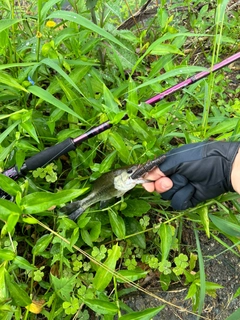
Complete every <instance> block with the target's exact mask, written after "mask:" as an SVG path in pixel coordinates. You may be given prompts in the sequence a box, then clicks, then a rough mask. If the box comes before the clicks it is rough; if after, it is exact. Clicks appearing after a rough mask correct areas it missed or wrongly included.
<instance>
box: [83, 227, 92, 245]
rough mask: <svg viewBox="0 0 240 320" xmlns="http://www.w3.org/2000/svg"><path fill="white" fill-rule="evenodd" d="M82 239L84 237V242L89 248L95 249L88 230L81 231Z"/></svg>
mask: <svg viewBox="0 0 240 320" xmlns="http://www.w3.org/2000/svg"><path fill="white" fill-rule="evenodd" d="M81 237H82V239H83V241H84V242H85V243H86V244H87V245H88V246H89V247H93V243H92V239H91V236H90V234H89V232H88V230H86V229H81Z"/></svg>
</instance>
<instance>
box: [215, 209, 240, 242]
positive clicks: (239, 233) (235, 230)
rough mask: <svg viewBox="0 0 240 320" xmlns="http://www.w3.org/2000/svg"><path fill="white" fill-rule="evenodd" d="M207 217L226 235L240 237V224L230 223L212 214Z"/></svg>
mask: <svg viewBox="0 0 240 320" xmlns="http://www.w3.org/2000/svg"><path fill="white" fill-rule="evenodd" d="M209 217H210V219H211V220H212V222H213V224H215V226H216V227H217V228H218V229H219V230H220V231H222V232H223V233H226V234H227V235H229V236H232V237H240V225H237V224H235V223H232V222H230V221H228V220H227V219H223V218H220V217H217V216H214V215H212V214H209Z"/></svg>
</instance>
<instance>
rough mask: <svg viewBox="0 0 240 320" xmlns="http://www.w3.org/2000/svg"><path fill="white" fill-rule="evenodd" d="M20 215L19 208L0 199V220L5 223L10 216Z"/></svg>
mask: <svg viewBox="0 0 240 320" xmlns="http://www.w3.org/2000/svg"><path fill="white" fill-rule="evenodd" d="M12 213H16V214H17V215H18V214H21V210H20V208H19V207H18V206H17V205H16V204H15V203H13V202H11V201H8V200H5V199H0V219H2V220H4V221H6V220H7V219H8V217H9V216H10V214H12Z"/></svg>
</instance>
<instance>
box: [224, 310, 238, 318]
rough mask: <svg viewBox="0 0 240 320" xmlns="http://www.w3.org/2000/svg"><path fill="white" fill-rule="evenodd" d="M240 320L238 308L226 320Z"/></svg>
mask: <svg viewBox="0 0 240 320" xmlns="http://www.w3.org/2000/svg"><path fill="white" fill-rule="evenodd" d="M238 319H240V308H238V309H237V310H236V311H234V312H233V313H232V314H231V315H230V316H229V317H227V319H226V320H238Z"/></svg>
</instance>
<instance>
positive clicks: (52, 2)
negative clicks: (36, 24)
mask: <svg viewBox="0 0 240 320" xmlns="http://www.w3.org/2000/svg"><path fill="white" fill-rule="evenodd" d="M60 1H61V0H48V1H46V2H45V3H44V5H43V6H42V9H41V20H42V21H44V20H45V18H46V15H47V13H48V11H49V10H50V9H51V8H52V7H53V6H54V5H55V4H56V3H58V2H60Z"/></svg>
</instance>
